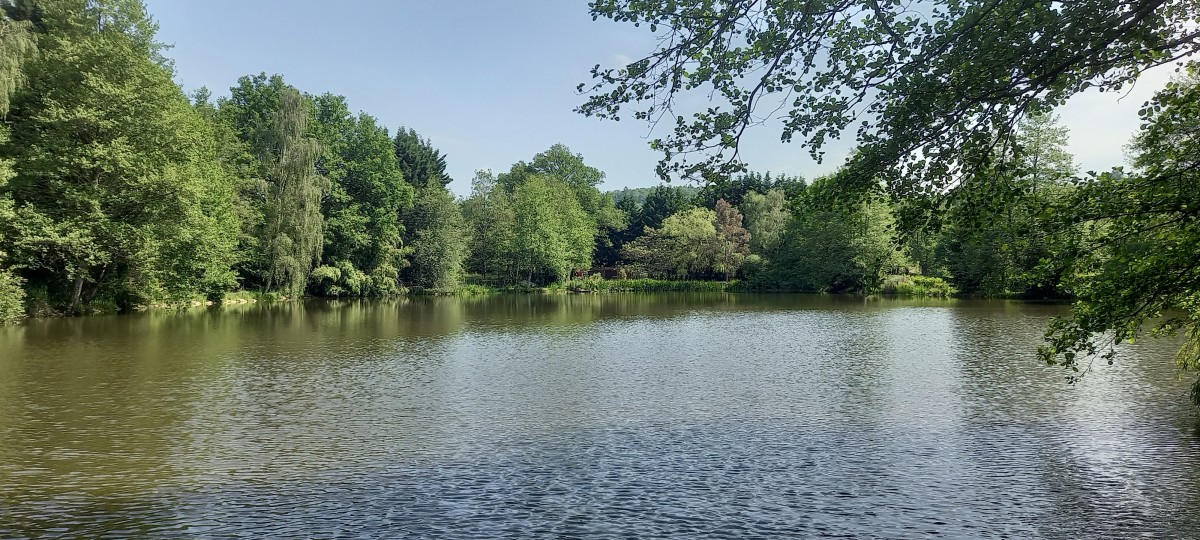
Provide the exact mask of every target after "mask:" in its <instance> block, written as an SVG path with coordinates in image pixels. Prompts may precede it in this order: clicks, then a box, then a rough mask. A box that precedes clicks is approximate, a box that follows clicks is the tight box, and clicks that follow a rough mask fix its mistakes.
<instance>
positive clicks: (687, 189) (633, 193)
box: [609, 184, 700, 206]
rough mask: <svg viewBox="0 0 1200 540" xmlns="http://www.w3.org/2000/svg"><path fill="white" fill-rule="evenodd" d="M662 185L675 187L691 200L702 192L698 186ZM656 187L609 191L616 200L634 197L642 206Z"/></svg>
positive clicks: (674, 188) (634, 200)
mask: <svg viewBox="0 0 1200 540" xmlns="http://www.w3.org/2000/svg"><path fill="white" fill-rule="evenodd" d="M660 185H662V186H663V187H666V188H667V189H673V190H676V191H678V192H680V193H682V194H683V196H684V197H687V198H688V199H689V200H690V199H693V198H695V197H696V194H697V193H700V188H698V187H696V186H688V185H667V184H660ZM655 187H657V186H651V187H643V188H624V189H620V190H614V191H609V193H611V194H612V196H613V201H614V202H618V203H619V202H621V201H622V200H623V199H633V202H635V203H637V204H638V206H641V205H642V203H644V202H646V196H647V195H649V194H650V192H651V191H653V190H654V188H655Z"/></svg>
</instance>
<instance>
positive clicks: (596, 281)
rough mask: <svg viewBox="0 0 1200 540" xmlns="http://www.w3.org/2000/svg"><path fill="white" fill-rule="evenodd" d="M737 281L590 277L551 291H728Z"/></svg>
mask: <svg viewBox="0 0 1200 540" xmlns="http://www.w3.org/2000/svg"><path fill="white" fill-rule="evenodd" d="M737 284H738V282H737V281H692V280H678V281H676V280H666V279H600V278H599V277H588V278H584V279H576V280H572V281H568V282H559V283H554V284H552V285H550V286H549V287H547V290H548V291H549V292H591V293H603V292H728V291H731V290H733V288H734V287H736V286H737Z"/></svg>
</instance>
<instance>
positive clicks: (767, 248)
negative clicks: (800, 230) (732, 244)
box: [742, 189, 791, 259]
mask: <svg viewBox="0 0 1200 540" xmlns="http://www.w3.org/2000/svg"><path fill="white" fill-rule="evenodd" d="M742 213H743V214H744V215H745V216H746V228H747V229H748V230H749V231H750V251H751V252H752V253H754V254H757V255H761V256H763V257H766V258H768V259H769V258H770V257H771V255H773V254H774V253H775V249H776V248H778V247H779V241H780V239H781V238H782V237H783V231H784V229H786V228H787V223H788V220H789V219H791V212H789V211H788V208H787V195H786V194H785V193H784V192H783V190H782V189H772V190H769V191H767V192H766V193H759V192H757V191H751V192H749V193H747V194H746V197H745V201H744V202H742Z"/></svg>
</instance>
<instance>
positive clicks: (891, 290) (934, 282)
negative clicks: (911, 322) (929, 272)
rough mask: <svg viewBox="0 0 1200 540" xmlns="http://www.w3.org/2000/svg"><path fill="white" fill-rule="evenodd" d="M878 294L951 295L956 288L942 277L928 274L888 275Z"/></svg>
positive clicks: (954, 292) (955, 291) (944, 296)
mask: <svg viewBox="0 0 1200 540" xmlns="http://www.w3.org/2000/svg"><path fill="white" fill-rule="evenodd" d="M879 293H880V294H894V295H897V296H927V297H943V298H947V297H951V296H954V295H955V294H958V290H957V289H955V288H954V287H953V286H951V285H950V284H949V283H946V281H945V280H943V279H942V278H936V277H928V276H888V277H887V278H886V279H884V280H883V286H882V287H880V289H879Z"/></svg>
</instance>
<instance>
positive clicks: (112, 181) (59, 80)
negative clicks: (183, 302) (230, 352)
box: [0, 0, 237, 312]
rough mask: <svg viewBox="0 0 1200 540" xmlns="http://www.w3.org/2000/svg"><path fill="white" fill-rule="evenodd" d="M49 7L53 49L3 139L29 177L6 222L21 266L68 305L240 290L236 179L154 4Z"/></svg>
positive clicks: (41, 57)
mask: <svg viewBox="0 0 1200 540" xmlns="http://www.w3.org/2000/svg"><path fill="white" fill-rule="evenodd" d="M9 8H12V9H9ZM5 10H6V12H8V13H9V14H10V15H13V14H14V13H16V14H18V15H28V12H27V11H26V10H23V9H22V8H20V7H14V6H11V5H6V6H5ZM37 15H38V17H39V19H38V20H39V21H40V23H39V26H38V28H39V29H41V31H42V33H41V34H40V35H39V49H40V53H39V54H38V55H37V56H36V57H33V58H30V59H29V60H28V61H27V62H26V64H25V67H24V70H25V73H26V74H27V77H26V78H27V80H28V84H27V85H26V86H25V87H23V88H21V89H19V90H18V91H17V93H16V94H15V95H14V97H13V103H14V105H15V106H14V110H18V111H19V113H16V114H12V115H10V117H9V125H10V126H11V129H12V131H11V140H9V141H8V142H7V143H5V144H4V145H3V146H2V147H0V155H3V156H4V158H6V159H11V160H12V162H13V169H14V171H15V173H16V174H15V176H14V177H13V178H11V179H10V181H9V183H8V185H7V187H6V188H5V189H4V191H5V194H6V195H7V196H8V197H11V200H12V201H13V208H14V209H13V211H12V213H13V214H14V216H13V219H11V220H8V221H6V222H5V223H4V224H3V225H0V226H2V227H3V228H4V229H5V230H4V233H3V238H4V242H5V244H6V246H5V248H3V249H0V251H5V252H6V256H7V257H8V263H9V264H11V265H13V266H15V267H19V268H21V269H22V270H21V271H22V273H23V274H24V275H25V276H26V277H27V278H29V283H28V286H29V287H35V288H38V289H39V290H42V291H44V296H45V297H47V298H48V299H49V300H50V302H52V303H53V304H55V305H56V306H57V307H59V308H61V309H65V310H66V311H68V312H79V311H81V310H82V309H83V307H84V306H85V305H86V304H90V303H91V302H92V300H93V299H96V298H100V297H102V298H104V299H105V300H106V301H107V302H112V303H115V304H116V305H117V306H118V307H130V306H133V305H136V304H143V303H146V302H149V301H154V300H180V299H184V298H187V297H189V296H192V295H196V294H203V293H207V294H210V295H214V294H219V293H220V292H221V291H223V290H224V289H225V288H227V287H229V286H231V285H232V273H231V272H230V270H229V268H230V265H231V263H232V259H233V249H232V242H231V240H230V239H234V240H236V238H237V232H236V223H235V222H234V220H232V219H230V218H229V217H228V216H229V215H231V213H230V212H229V210H230V205H231V201H232V198H233V184H232V182H231V179H230V178H228V176H227V175H225V174H224V169H223V168H222V167H220V166H219V165H218V164H217V161H216V149H215V148H214V144H213V140H214V139H213V133H212V131H211V130H210V129H209V126H208V125H207V123H206V122H205V121H204V119H203V118H202V117H201V116H200V115H199V114H198V113H197V112H196V111H195V110H194V109H193V108H192V107H191V104H190V103H189V102H188V100H187V98H186V97H185V96H184V95H183V93H182V92H181V91H180V89H179V87H177V86H176V85H175V84H174V82H173V81H172V80H171V73H170V72H169V70H168V69H167V68H166V67H165V66H164V62H163V61H162V59H161V55H159V52H160V50H161V47H160V46H159V45H157V44H156V43H154V41H153V31H154V28H155V25H154V24H153V22H152V21H151V20H150V19H149V18H148V16H147V15H146V13H145V9H144V7H143V6H142V5H141V3H140V2H137V1H132V0H129V1H115V0H114V1H99V0H98V1H92V2H58V3H46V4H44V5H43V4H39V8H38V11H37Z"/></svg>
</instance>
